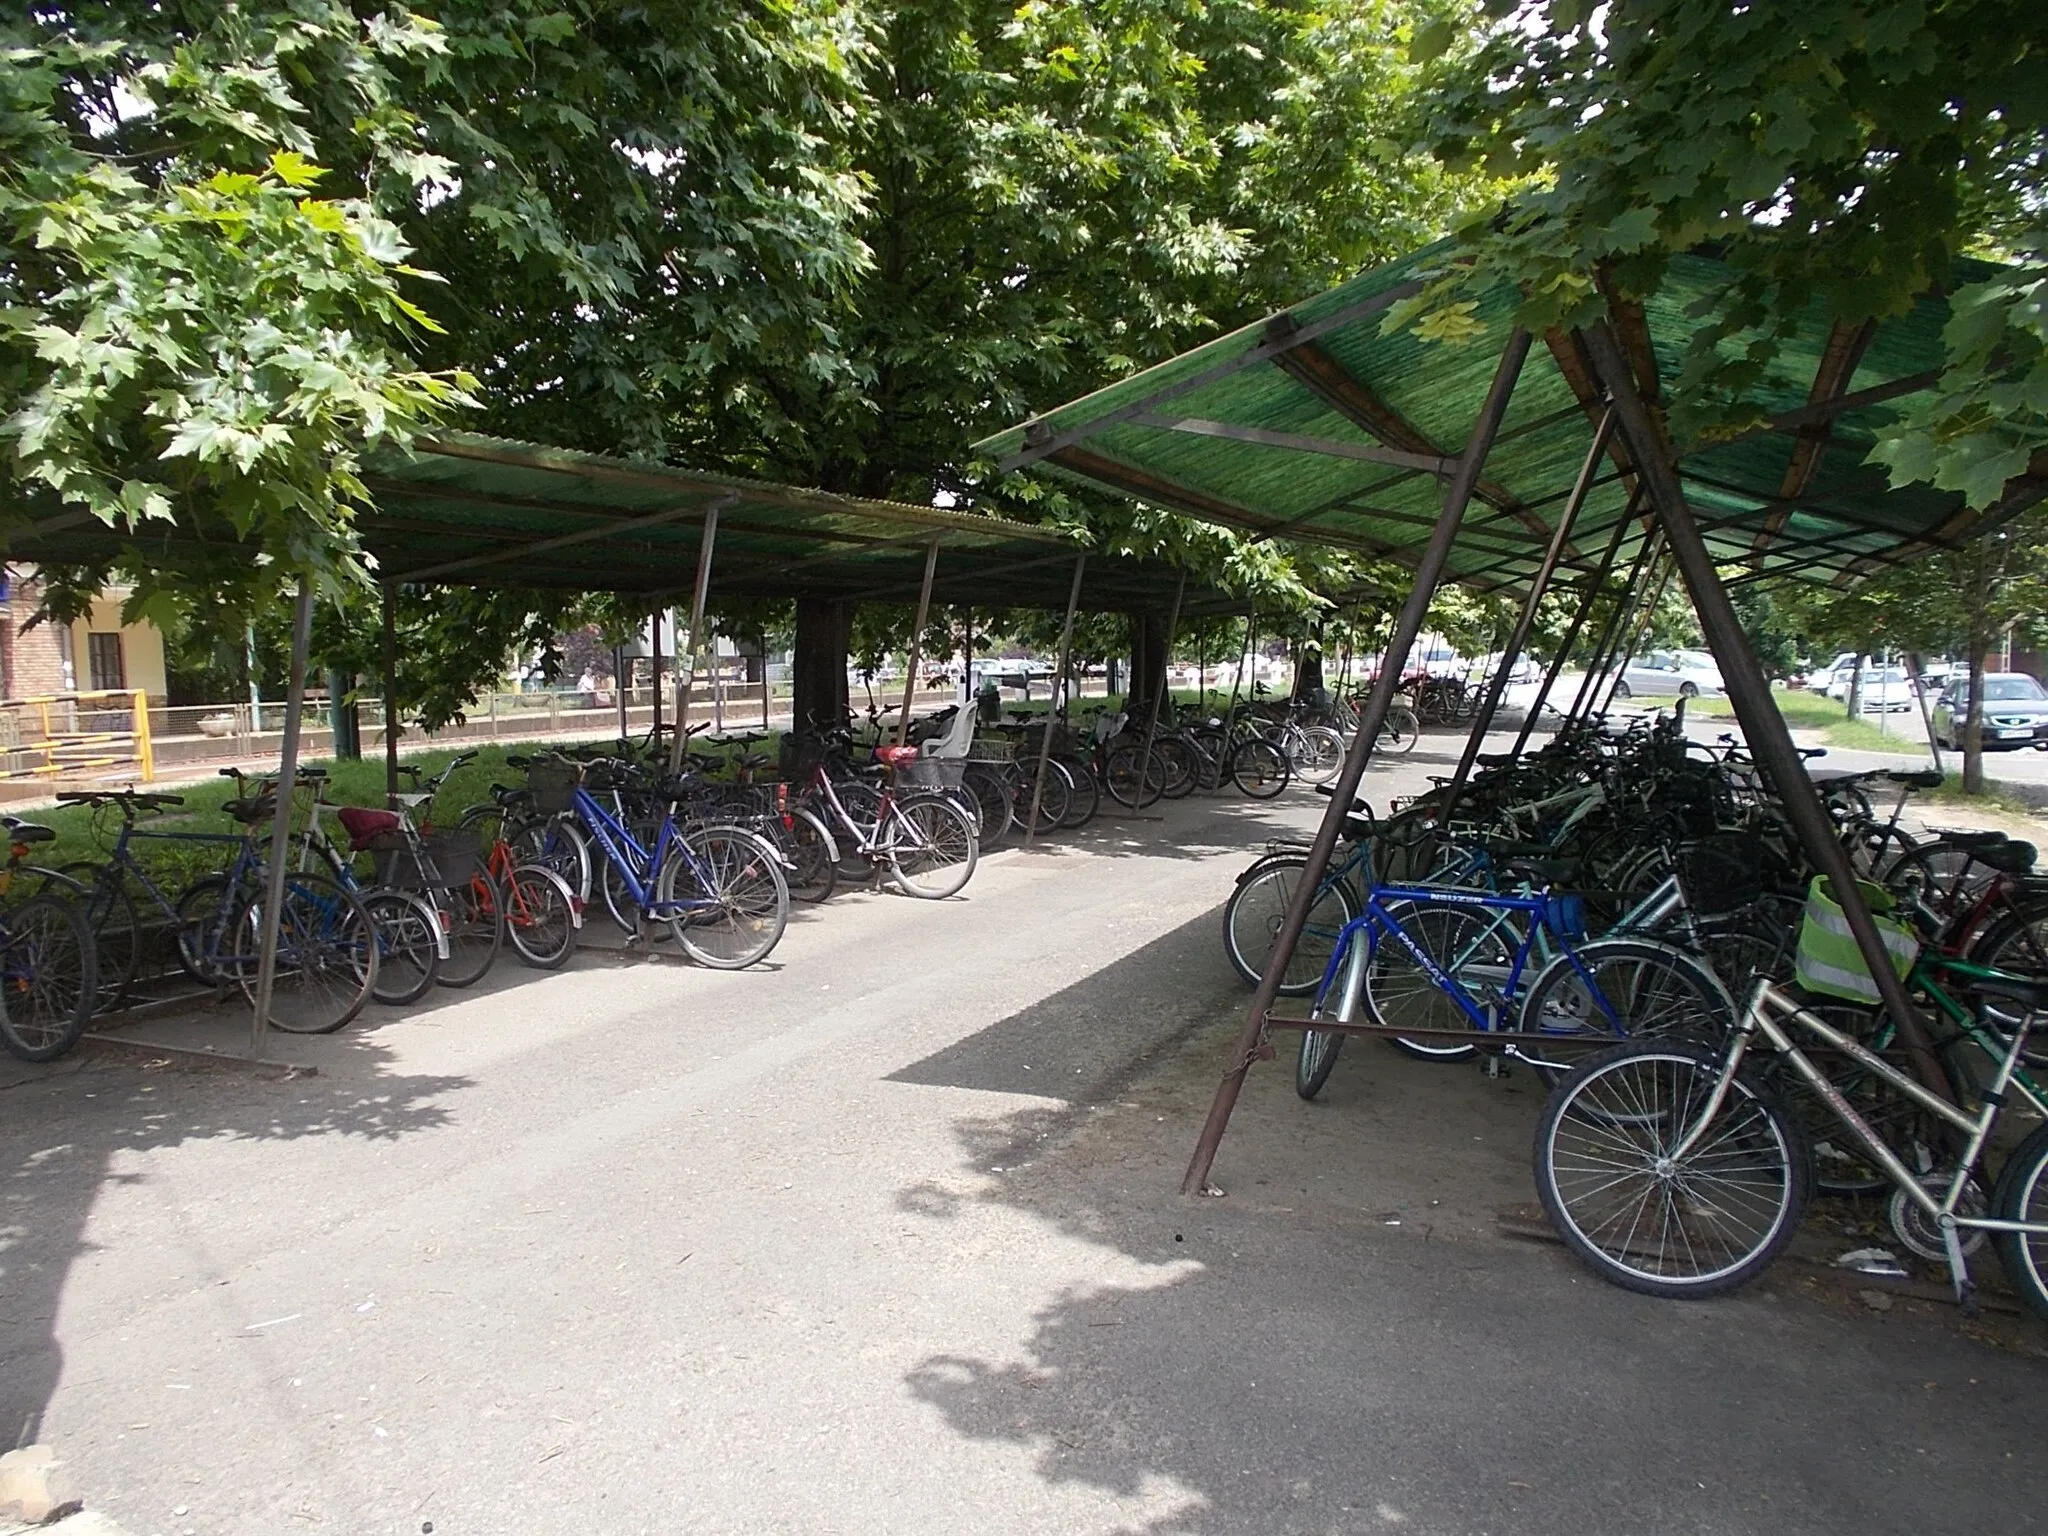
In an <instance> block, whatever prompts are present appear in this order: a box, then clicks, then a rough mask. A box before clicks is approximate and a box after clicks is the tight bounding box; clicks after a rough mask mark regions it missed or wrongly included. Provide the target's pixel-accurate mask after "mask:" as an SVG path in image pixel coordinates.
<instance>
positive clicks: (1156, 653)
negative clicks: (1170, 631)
mask: <svg viewBox="0 0 2048 1536" xmlns="http://www.w3.org/2000/svg"><path fill="white" fill-rule="evenodd" d="M1166 651H1167V640H1166V615H1165V614H1163V613H1134V614H1132V615H1131V697H1132V698H1133V699H1135V700H1137V701H1138V702H1139V703H1142V704H1147V705H1149V704H1150V703H1151V702H1152V700H1153V699H1154V698H1158V697H1162V696H1163V693H1162V691H1163V690H1164V689H1165V687H1166Z"/></svg>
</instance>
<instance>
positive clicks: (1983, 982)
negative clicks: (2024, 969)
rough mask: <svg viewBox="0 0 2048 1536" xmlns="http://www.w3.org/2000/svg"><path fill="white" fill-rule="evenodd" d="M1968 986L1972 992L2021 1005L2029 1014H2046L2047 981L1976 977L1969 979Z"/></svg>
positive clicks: (2004, 977) (2047, 1001)
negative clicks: (2023, 1005) (2007, 999)
mask: <svg viewBox="0 0 2048 1536" xmlns="http://www.w3.org/2000/svg"><path fill="white" fill-rule="evenodd" d="M1969 985H1970V990H1971V991H1973V992H1982V993H1986V994H1988V995H1989V996H1991V997H2003V998H2009V999H2010V1000H2011V1001H2013V1002H2015V1003H2023V1004H2025V1005H2026V1008H2027V1011H2028V1012H2029V1013H2048V980H2044V979H2040V978H2036V977H2032V976H1977V977H1972V978H1971V979H1970V984H1969Z"/></svg>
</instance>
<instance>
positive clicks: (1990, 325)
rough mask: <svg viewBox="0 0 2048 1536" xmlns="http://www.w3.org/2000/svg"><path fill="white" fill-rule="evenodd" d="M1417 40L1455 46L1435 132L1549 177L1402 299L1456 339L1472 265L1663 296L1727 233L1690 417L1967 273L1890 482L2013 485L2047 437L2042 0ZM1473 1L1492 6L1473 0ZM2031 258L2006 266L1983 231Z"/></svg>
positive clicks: (1566, 18)
mask: <svg viewBox="0 0 2048 1536" xmlns="http://www.w3.org/2000/svg"><path fill="white" fill-rule="evenodd" d="M1487 10H1488V12H1489V13H1490V15H1491V19H1489V20H1487V21H1486V22H1485V23H1484V24H1483V25H1482V26H1481V27H1479V29H1478V30H1477V31H1476V33H1475V34H1473V35H1474V36H1475V37H1476V39H1477V40H1476V42H1474V43H1472V44H1471V45H1470V46H1463V45H1461V33H1460V31H1459V29H1458V27H1457V25H1456V23H1455V21H1454V20H1453V19H1452V18H1444V19H1442V20H1440V21H1438V22H1436V23H1435V24H1433V25H1432V26H1431V27H1430V28H1428V29H1426V30H1425V31H1424V32H1422V33H1419V34H1418V37H1417V51H1418V53H1419V54H1423V55H1429V56H1433V57H1435V58H1436V60H1437V62H1436V66H1435V67H1436V69H1437V71H1438V73H1437V74H1436V75H1435V77H1434V79H1433V81H1432V83H1431V91H1430V94H1429V97H1428V119H1429V137H1430V139H1431V142H1432V143H1433V144H1434V145H1435V147H1436V149H1437V152H1438V153H1439V154H1440V155H1442V156H1443V157H1444V159H1445V161H1446V163H1447V164H1448V165H1450V166H1452V167H1465V166H1471V165H1483V166H1486V167H1488V168H1490V169H1492V170H1494V171H1495V172H1497V173H1500V174H1503V175H1531V176H1535V177H1538V178H1540V181H1539V183H1538V184H1537V185H1535V186H1534V187H1532V188H1530V189H1527V190H1523V191H1519V192H1518V195H1517V196H1516V198H1515V200H1514V201H1513V202H1512V203H1511V204H1508V205H1505V206H1502V207H1499V208H1494V209H1488V210H1485V211H1484V212H1483V213H1477V214H1475V215H1474V216H1473V217H1472V218H1470V219H1468V220H1467V221H1466V222H1465V224H1464V225H1463V226H1462V233H1463V234H1464V236H1465V240H1464V254H1465V255H1467V256H1469V257H1470V258H1471V260H1472V265H1471V266H1470V267H1469V268H1462V267H1450V268H1447V269H1446V270H1445V271H1444V273H1443V274H1442V275H1441V277H1440V279H1439V280H1438V282H1437V283H1436V284H1435V285H1434V286H1433V287H1432V289H1431V291H1430V292H1429V293H1427V294H1426V295H1424V296H1422V297H1421V298H1420V299H1418V300H1417V301H1416V302H1415V303H1414V304H1413V305H1411V306H1409V307H1407V308H1406V309H1404V310H1402V311H1401V312H1399V313H1397V314H1394V315H1390V317H1389V323H1392V324H1406V323H1410V322H1419V323H1420V325H1421V326H1422V328H1423V330H1424V333H1425V334H1430V335H1438V336H1451V337H1455V336H1457V335H1459V334H1462V333H1464V332H1466V331H1468V330H1469V329H1470V327H1471V320H1470V315H1471V309H1472V306H1473V303H1474V301H1473V300H1472V299H1471V298H1470V297H1469V296H1467V295H1468V294H1469V292H1470V286H1471V285H1472V284H1475V283H1477V284H1487V283H1492V282H1494V281H1497V280H1500V279H1503V278H1504V279H1506V280H1507V281H1509V282H1510V283H1512V284H1514V285H1515V286H1516V287H1517V288H1518V290H1519V291H1520V292H1521V293H1522V295H1523V301H1522V304H1521V309H1520V316H1519V318H1520V319H1521V320H1522V322H1523V323H1524V324H1526V325H1528V326H1530V327H1531V328H1532V329H1535V330H1537V331H1539V332H1540V331H1541V330H1542V329H1544V328H1545V327H1548V326H1553V325H1559V326H1564V325H1574V324H1581V323H1584V322H1587V321H1590V320H1593V319H1595V318H1597V317H1598V316H1599V315H1600V314H1601V313H1603V312H1604V310H1605V307H1606V304H1607V301H1608V300H1609V298H1610V297H1622V298H1629V299H1635V300H1643V299H1648V298H1651V297H1653V296H1654V295H1655V294H1656V293H1657V291H1658V289H1659V286H1660V284H1661V282H1662V280H1663V276H1664V273H1665V271H1666V269H1667V267H1668V265H1669V263H1670V261H1671V259H1672V258H1673V257H1674V256H1676V255H1679V254H1681V253H1683V252H1687V251H1690V250H1693V249H1695V248H1696V247H1699V246H1701V245H1702V244H1704V243H1711V244H1712V245H1713V246H1714V248H1715V250H1716V251H1717V253H1718V254H1719V255H1720V256H1721V257H1722V258H1723V260H1724V261H1725V262H1726V263H1727V269H1728V277H1727V279H1726V282H1725V284H1724V285H1723V288H1722V291H1721V292H1719V293H1718V294H1716V295H1715V296H1714V301H1713V303H1712V304H1711V305H1710V306H1702V307H1701V308H1702V313H1701V314H1700V315H1699V323H1698V324H1697V326H1696V328H1695V330H1694V333H1693V336H1692V339H1691V342H1690V344H1689V347H1688V350H1687V352H1686V355H1685V358H1684V365H1683V368H1682V369H1681V370H1680V372H1679V374H1678V377H1677V378H1676V380H1675V381H1674V382H1673V384H1672V387H1671V390H1670V412H1671V414H1670V419H1671V424H1672V427H1673V429H1674V431H1675V432H1676V433H1677V434H1678V435H1679V436H1680V437H1682V438H1696V437H1698V436H1700V435H1702V434H1705V433H1710V432H1715V431H1721V430H1726V429H1731V428H1740V427H1743V426H1747V425H1750V424H1752V423H1753V422H1754V421H1755V420H1756V419H1757V418H1758V416H1759V414H1760V413H1759V409H1758V408H1757V407H1756V406H1754V405H1751V404H1749V403H1748V398H1747V397H1748V394H1749V391H1750V390H1751V389H1752V387H1753V386H1755V385H1756V384H1757V383H1758V382H1759V381H1760V380H1761V379H1763V378H1764V376H1765V375H1766V373H1767V372H1768V371H1769V369H1770V367H1771V365H1772V362H1773V359H1774V358H1775V357H1776V355H1777V351H1778V347H1779V344H1780V342H1781V341H1782V339H1783V338H1784V337H1785V336H1786V335H1787V334H1788V333H1789V332H1791V331H1792V330H1793V329H1794V328H1795V327H1797V326H1800V325H1802V324H1804V325H1810V324H1811V323H1812V318H1813V313H1814V311H1815V310H1816V309H1818V310H1819V311H1820V312H1821V313H1822V314H1824V316H1825V318H1826V320H1827V321H1829V322H1835V323H1847V324H1850V325H1854V324H1858V323H1860V322H1862V321H1865V320H1869V319H1879V318H1883V317H1885V316H1889V315H1897V314H1900V313H1903V312H1904V311H1905V310H1906V309H1907V308H1908V307H1909V306H1910V305H1911V304H1912V303H1913V301H1914V300H1915V299H1917V298H1919V297H1921V296H1923V295H1927V294H1930V293H1934V292H1940V291H1953V290H1956V289H1958V288H1960V289H1961V291H1960V292H1958V293H1956V295H1955V300H1954V314H1955V319H1954V322H1953V323H1952V324H1951V326H1950V329H1949V334H1948V347H1949V351H1948V369H1947V373H1946V374H1945V376H1944V378H1943V381H1942V385H1941V389H1940V394H1939V398H1938V399H1937V400H1935V401H1934V402H1933V403H1932V404H1929V405H1928V406H1926V407H1924V408H1923V409H1921V410H1918V411H1917V412H1915V413H1913V414H1912V415H1910V416H1908V417H1904V418H1901V419H1900V420H1899V421H1898V422H1897V423H1895V424H1894V426H1893V427H1892V428H1891V429H1890V430H1889V432H1888V433H1887V435H1886V437H1885V438H1884V439H1883V440H1882V441H1881V443H1880V447H1879V450H1878V455H1877V456H1878V457H1879V458H1881V459H1883V460H1884V461H1885V462H1887V463H1888V464H1889V466H1890V469H1891V473H1892V476H1893V478H1894V480H1895V481H1901V482H1903V481H1907V480H1929V481H1932V482H1933V483H1935V484H1936V485H1939V486H1943V487H1946V488H1950V489H1955V490H1960V491H1962V492H1963V493H1964V494H1965V495H1966V496H1967V497H1968V499H1969V502H1970V504H1971V505H1972V506H1974V507H1979V508H1982V507H1986V506H1989V505H1990V504H1991V503H1992V502H1994V501H1995V500H1996V499H1997V498H1998V496H1999V494H2000V492H2001V490H2002V489H2003V487H2004V486H2005V484H2006V483H2007V481H2008V480H2009V478H2010V477H2011V476H2012V475H2014V474H2016V473H2018V472H2019V471H2020V470H2021V469H2023V468H2025V467H2026V465H2027V464H2028V462H2029V461H2030V459H2031V458H2032V456H2033V455H2034V454H2035V453H2036V452H2038V451H2039V450H2040V449H2041V448H2042V447H2043V445H2044V444H2048V412H2044V405H2048V362H2044V349H2043V338H2044V330H2043V327H2044V319H2043V311H2042V307H2041V300H2042V293H2043V290H2042V283H2043V281H2044V280H2048V266H2044V265H2043V260H2042V240H2041V235H2040V230H2039V203H2038V197H2037V192H2036V189H2037V187H2038V177H2039V171H2040V167H2041V160H2042V155H2043V133H2044V128H2048V92H2043V91H2042V90H2041V89H2040V80H2041V69H2042V49H2043V43H2044V37H2043V33H2042V28H2041V20H2040V13H2039V8H2038V7H2037V6H2035V5H2033V4H2031V3H2028V0H1949V3H1945V4H1941V5H1921V4H1895V3H1888V0H1808V3H1804V4H1800V5H1749V6H1734V7H1731V6H1728V5H1726V4H1721V3H1717V0H1614V3H1611V4H1605V5H1599V6H1595V5H1593V4H1590V3H1588V0H1528V3H1525V4H1521V5H1518V6H1514V7H1512V8H1509V7H1505V6H1492V5H1489V6H1488V7H1487ZM1467 14H1468V15H1469V16H1473V17H1476V16H1477V15H1478V14H1479V12H1478V9H1477V7H1474V9H1473V10H1472V11H1470V12H1468V13H1467ZM1973 253H1975V254H1996V253H2003V254H2006V255H2017V256H2019V257H2020V258H2022V260H2021V264H2020V265H2019V266H2018V267H2017V268H2015V269H2012V270H2009V271H2006V272H2002V273H1995V274H1992V275H1989V276H1984V275H1982V274H1981V271H1980V269H1974V268H1972V267H1971V266H1970V265H1969V264H1968V263H1967V262H1966V261H1965V257H1966V256H1968V255H1970V254H1973Z"/></svg>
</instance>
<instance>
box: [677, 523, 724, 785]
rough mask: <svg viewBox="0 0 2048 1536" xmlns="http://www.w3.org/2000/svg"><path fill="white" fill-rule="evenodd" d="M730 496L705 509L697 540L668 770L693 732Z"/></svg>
mask: <svg viewBox="0 0 2048 1536" xmlns="http://www.w3.org/2000/svg"><path fill="white" fill-rule="evenodd" d="M730 500H732V498H731V497H721V498H720V499H719V500H717V501H714V502H713V503H711V505H710V506H708V507H706V508H705V509H704V534H703V537H702V538H701V539H700V540H699V541H698V544H697V585H696V587H695V589H694V590H693V591H692V592H691V594H690V644H689V652H688V654H689V666H688V670H687V671H686V670H685V669H684V663H683V657H684V649H683V647H682V646H680V645H679V646H677V647H676V739H675V741H674V743H673V744H671V745H670V747H669V749H668V771H669V772H670V773H674V772H676V771H677V770H679V769H680V768H681V767H682V766H683V752H684V749H685V748H686V747H687V746H688V744H689V736H690V690H691V688H692V687H693V686H695V684H696V681H697V643H698V640H699V637H701V636H702V634H703V633H704V601H705V599H706V598H707V597H709V596H710V595H711V553H712V551H713V550H714V549H716V548H717V547H718V510H719V508H720V507H723V506H725V505H726V503H727V502H728V501H730Z"/></svg>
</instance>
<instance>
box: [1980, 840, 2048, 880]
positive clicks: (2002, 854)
mask: <svg viewBox="0 0 2048 1536" xmlns="http://www.w3.org/2000/svg"><path fill="white" fill-rule="evenodd" d="M2037 852H2038V850H2037V849H2036V848H2035V847H2034V845H2033V844H2032V843H2027V842H2022V841H2020V840H2019V839H2018V838H2012V839H2009V840H2008V841H2006V842H2003V843H1993V844H1992V845H1991V846H1990V847H1988V848H1978V849H1974V850H1972V853H1973V856H1974V857H1975V858H1976V860H1977V862H1978V863H1979V864H1986V865H1989V866H1990V867H1991V868H1993V869H1995V870H1997V871H1998V872H1999V873H2000V874H2002V875H2024V874H2025V873H2026V872H2027V871H2028V870H2030V869H2032V868H2033V867H2034V859H2035V857H2036V855H2037Z"/></svg>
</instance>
